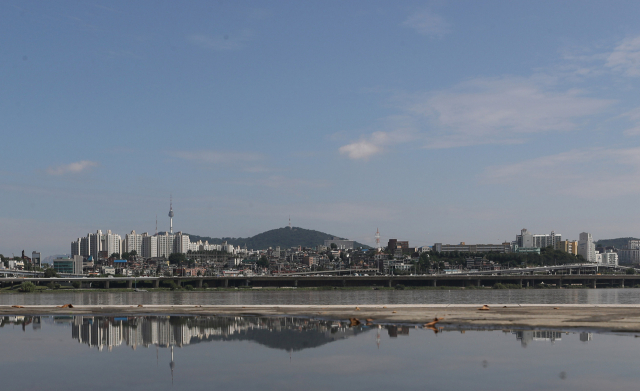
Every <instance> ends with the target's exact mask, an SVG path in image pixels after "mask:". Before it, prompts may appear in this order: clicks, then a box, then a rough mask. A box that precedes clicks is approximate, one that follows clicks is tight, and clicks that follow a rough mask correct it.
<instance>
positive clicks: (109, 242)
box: [102, 230, 122, 256]
mask: <svg viewBox="0 0 640 391" xmlns="http://www.w3.org/2000/svg"><path fill="white" fill-rule="evenodd" d="M121 248H122V237H121V236H120V235H118V234H114V233H112V232H111V230H108V231H107V233H106V234H105V235H104V238H103V247H102V251H106V252H107V255H108V256H111V254H118V255H120V254H121V253H122V251H121Z"/></svg>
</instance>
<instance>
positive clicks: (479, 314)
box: [0, 304, 640, 332]
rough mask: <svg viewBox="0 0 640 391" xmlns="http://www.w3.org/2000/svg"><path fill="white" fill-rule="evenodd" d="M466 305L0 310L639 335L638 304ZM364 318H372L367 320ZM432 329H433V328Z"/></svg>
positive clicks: (5, 311) (8, 310)
mask: <svg viewBox="0 0 640 391" xmlns="http://www.w3.org/2000/svg"><path fill="white" fill-rule="evenodd" d="M479 308H481V306H479V305H468V304H442V305H420V304H396V305H277V306H275V305H247V306H237V305H172V306H169V305H100V306H98V305H79V306H73V308H59V307H57V306H44V305H26V306H22V308H15V307H12V306H7V305H5V306H0V316H8V315H95V316H99V315H103V316H108V315H118V316H127V315H128V316H134V315H187V316H198V315H201V316H205V315H207V316H211V315H228V316H231V315H237V316H240V315H244V316H249V315H253V316H301V317H313V318H323V319H332V320H346V319H350V318H357V319H358V320H359V321H360V322H362V323H366V322H369V323H372V324H376V323H414V324H424V323H427V322H430V321H432V320H433V319H434V318H436V317H437V318H443V319H442V320H441V321H440V322H438V324H437V325H464V326H487V327H488V326H502V327H505V328H557V329H563V330H565V329H571V328H578V329H597V330H602V331H614V332H640V305H638V304H627V305H622V304H615V305H589V304H585V305H575V304H570V305H567V304H565V305H563V304H556V305H540V304H515V305H497V304H496V305H491V304H489V309H488V310H479ZM368 319H371V320H370V321H368ZM437 325H436V326H437Z"/></svg>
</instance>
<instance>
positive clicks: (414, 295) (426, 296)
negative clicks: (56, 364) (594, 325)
mask: <svg viewBox="0 0 640 391" xmlns="http://www.w3.org/2000/svg"><path fill="white" fill-rule="evenodd" d="M64 303H72V304H77V305H137V304H157V305H163V304H164V305H179V304H187V305H190V304H193V305H199V304H200V305H201V304H211V305H213V304H229V305H252V304H319V305H326V304H485V303H491V304H515V303H520V304H638V303H640V289H636V288H626V289H526V290H525V289H517V290H507V289H504V290H499V289H486V290H453V291H446V290H442V291H440V290H438V291H430V290H405V291H374V290H358V291H347V290H345V291H342V290H337V291H306V290H300V291H296V290H279V291H238V292H229V291H221V292H143V293H134V292H113V293H104V292H90V291H88V292H76V293H62V292H59V293H32V294H20V293H15V294H13V293H12V294H0V305H14V304H22V305H37V304H41V305H54V304H55V305H59V304H64Z"/></svg>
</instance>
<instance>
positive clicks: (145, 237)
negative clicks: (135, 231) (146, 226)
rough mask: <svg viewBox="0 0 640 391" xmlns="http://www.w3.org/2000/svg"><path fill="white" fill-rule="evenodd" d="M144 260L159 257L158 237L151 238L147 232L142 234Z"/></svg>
mask: <svg viewBox="0 0 640 391" xmlns="http://www.w3.org/2000/svg"><path fill="white" fill-rule="evenodd" d="M140 254H141V255H142V256H143V257H144V258H156V257H157V256H158V237H157V236H149V234H147V233H146V232H145V233H143V234H142V251H141V253H140Z"/></svg>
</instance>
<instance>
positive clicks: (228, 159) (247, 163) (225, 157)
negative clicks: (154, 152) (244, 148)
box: [169, 150, 270, 173]
mask: <svg viewBox="0 0 640 391" xmlns="http://www.w3.org/2000/svg"><path fill="white" fill-rule="evenodd" d="M169 155H170V156H173V157H176V158H178V159H182V160H185V161H190V162H194V163H198V164H201V165H204V166H209V167H230V166H231V167H234V168H237V169H240V170H242V171H245V172H251V173H263V172H267V171H270V170H269V168H268V167H265V166H264V164H263V162H264V156H263V155H262V154H259V153H252V152H229V151H224V152H222V151H207V150H200V151H174V152H169Z"/></svg>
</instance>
